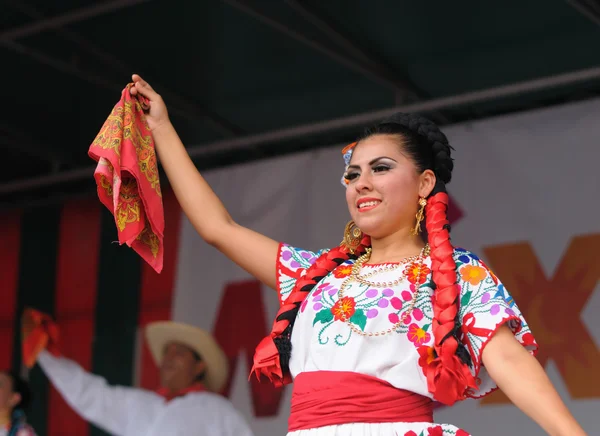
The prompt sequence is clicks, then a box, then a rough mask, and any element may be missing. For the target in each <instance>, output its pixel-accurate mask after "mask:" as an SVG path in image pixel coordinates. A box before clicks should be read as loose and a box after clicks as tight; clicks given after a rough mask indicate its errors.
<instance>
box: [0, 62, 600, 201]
mask: <svg viewBox="0 0 600 436" xmlns="http://www.w3.org/2000/svg"><path fill="white" fill-rule="evenodd" d="M591 80H600V67H595V68H589V69H585V70H578V71H573V72H570V73H564V74H559V75H555V76H548V77H543V78H540V79H534V80H529V81H525V82H519V83H514V84H511V85H503V86H498V87H494V88H489V89H484V90H481V91H473V92H468V93H465V94H459V95H455V96H451V97H444V98H438V99H434V100H428V101H423V102H417V103H412V104H408V105H403V106H396V107H390V108H387V109H381V110H377V111H371V112H364V113H360V114H357V115H352V116H348V117H343V118H335V119H332V120H328V121H322V122H317V123H311V124H303V125H300V126H296V127H291V128H287V129H281V130H272V131H269V132H265V133H259V134H255V135H247V136H244V137H241V138H233V139H224V140H221V141H216V142H212V143H209V144H204V145H197V146H194V147H190V148H189V149H188V152H189V154H190V157H192V158H198V157H201V156H207V155H211V154H213V153H215V152H218V153H223V152H225V151H230V152H231V151H235V150H241V149H244V148H249V147H255V146H257V145H264V144H268V143H274V142H279V141H289V140H292V139H296V138H301V137H305V136H312V135H315V134H317V133H327V132H333V131H339V130H341V129H350V128H356V127H357V126H364V125H368V124H372V123H374V122H377V121H379V120H380V119H382V118H384V117H387V116H390V115H391V114H393V113H395V112H417V113H430V112H432V111H436V110H441V109H449V108H456V107H461V106H465V105H471V104H476V103H483V102H488V101H493V100H495V99H499V98H507V97H514V96H518V95H522V94H527V93H530V92H537V91H543V90H547V89H552V88H558V87H561V86H568V85H574V84H577V83H582V82H587V81H591ZM94 169H95V167H93V166H90V167H85V168H79V169H76V170H72V171H68V172H64V173H62V174H55V175H49V176H42V177H37V178H31V179H26V180H16V181H14V182H8V183H4V184H2V185H0V195H6V194H12V193H15V192H22V191H27V190H29V189H35V188H39V187H48V186H50V185H56V184H59V183H63V182H73V181H76V180H80V179H85V178H86V177H92V174H93V172H94Z"/></svg>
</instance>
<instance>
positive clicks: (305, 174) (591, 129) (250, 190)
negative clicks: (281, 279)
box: [172, 100, 600, 436]
mask: <svg viewBox="0 0 600 436" xmlns="http://www.w3.org/2000/svg"><path fill="white" fill-rule="evenodd" d="M599 119H600V100H592V101H587V102H583V103H577V104H571V105H567V106H562V107H557V108H550V109H546V110H542V111H536V112H531V113H523V114H517V115H510V116H504V117H500V118H495V119H489V120H484V121H478V122H474V123H468V124H462V125H456V126H451V127H448V128H446V129H445V133H446V134H447V136H448V137H449V139H450V143H451V144H452V145H453V146H454V148H455V149H456V150H455V152H454V158H455V164H456V166H455V170H454V176H453V180H452V183H451V184H450V185H449V190H450V194H451V196H452V198H453V200H454V202H455V204H456V206H457V207H458V208H459V209H460V210H461V211H462V217H461V218H460V219H459V220H457V221H456V223H455V224H454V225H453V243H454V244H455V245H456V246H461V247H465V248H467V249H469V250H472V251H474V252H475V253H477V254H479V255H480V256H481V257H482V258H483V259H484V260H486V261H487V263H488V264H489V265H490V266H491V268H492V269H493V270H495V272H496V273H497V274H498V276H499V277H500V279H501V280H502V281H503V282H504V283H505V285H506V286H507V289H509V291H510V292H511V293H512V294H513V296H514V297H515V299H516V301H517V304H518V305H519V306H520V307H521V309H522V311H523V312H524V314H525V316H526V318H527V319H528V321H529V323H530V324H531V327H532V330H533V333H534V335H535V336H536V338H537V339H538V341H539V342H540V346H541V354H540V356H539V358H540V361H542V363H543V364H544V365H545V367H546V370H547V372H548V374H549V376H550V378H551V379H552V381H553V382H554V384H555V386H556V388H557V389H558V391H559V393H560V395H561V396H562V398H563V399H564V401H565V402H566V404H567V405H568V407H569V409H570V410H571V411H572V412H573V414H574V415H575V417H576V418H577V419H578V420H579V422H580V423H581V424H582V425H583V426H584V427H585V429H586V431H587V432H588V434H597V433H598V432H599V431H600V414H599V413H598V411H599V410H600V407H599V406H600V376H599V370H600V351H599V349H598V341H599V339H600V318H599V317H598V316H597V314H598V313H600V291H599V290H598V279H599V277H600V256H599V255H598V254H595V253H596V252H599V251H600V247H599V244H600V201H599V199H600V194H599V193H598V188H599V187H600V179H599V178H600V176H599V170H598V165H599V164H600V123H599V122H598V120H599ZM342 147H343V145H340V146H337V147H333V148H328V149H323V150H319V151H312V152H308V153H303V154H298V155H293V156H287V157H283V158H276V159H270V160H266V161H260V162H256V163H251V164H246V165H241V166H235V167H229V168H226V169H223V170H218V171H213V172H210V173H207V174H206V177H207V179H208V181H209V183H210V184H211V186H212V187H213V189H214V190H215V191H216V192H217V194H218V195H219V196H220V198H221V199H222V200H223V202H224V203H225V205H226V207H227V208H228V210H229V211H230V213H231V215H232V216H233V217H234V219H235V220H236V221H237V222H239V223H240V224H242V225H244V226H247V227H250V228H252V229H254V230H257V231H259V232H262V233H264V234H266V235H268V236H269V237H271V238H274V239H276V240H278V241H284V242H287V243H290V244H292V245H295V246H300V247H302V248H306V249H310V250H317V249H320V248H324V247H330V246H334V245H337V244H338V243H339V242H340V240H341V237H342V232H343V229H344V225H345V223H346V222H347V220H348V219H349V218H348V211H347V208H346V204H345V197H344V189H343V188H342V186H341V185H340V182H339V180H340V176H341V173H342V170H343V161H342V156H341V153H340V150H341V148H342ZM183 219H184V223H183V229H182V232H181V239H180V242H179V243H180V248H179V255H178V256H179V264H178V271H177V277H176V289H175V296H174V298H175V301H174V309H173V314H172V315H173V318H174V319H175V320H177V321H183V322H188V323H191V324H196V325H199V326H201V327H204V328H207V329H212V328H213V327H214V326H215V323H216V322H217V318H218V316H219V313H220V314H221V319H220V321H219V329H220V332H218V333H217V334H218V335H219V338H220V340H221V341H225V342H227V344H229V345H227V344H224V346H225V347H228V348H229V350H230V352H231V350H232V349H233V350H236V349H239V350H240V351H239V353H238V354H239V356H238V357H239V358H238V361H237V366H236V368H235V372H234V374H233V381H232V386H231V391H230V398H231V399H232V401H233V402H234V404H235V406H236V407H237V408H238V409H239V410H241V411H242V412H243V413H244V414H245V415H246V417H247V418H248V420H249V421H250V422H251V424H252V427H253V428H254V430H255V432H256V434H257V435H261V436H263V435H264V436H269V435H283V434H285V432H286V428H287V418H288V414H289V404H290V397H291V387H287V388H285V389H284V390H283V393H281V392H278V391H275V390H273V389H268V387H267V388H265V387H264V386H263V387H262V388H261V387H258V388H257V387H256V386H257V385H256V384H254V383H252V384H251V383H249V382H248V373H249V371H250V367H249V366H248V359H250V358H251V357H252V354H253V351H254V348H253V347H254V346H255V345H256V342H257V340H256V338H258V339H260V338H261V337H262V335H264V334H266V333H267V332H268V329H270V325H271V323H272V320H273V316H274V314H275V311H276V309H277V304H278V303H277V295H276V293H275V292H274V291H273V290H271V289H266V288H264V289H263V288H262V287H258V286H256V285H254V284H253V281H252V278H251V277H249V275H248V274H247V273H246V272H244V271H243V270H241V269H240V268H238V267H237V266H236V265H234V264H233V263H232V262H230V261H229V260H228V259H227V258H225V257H224V256H223V255H222V254H220V253H219V252H217V251H216V250H215V249H213V248H212V247H210V246H208V245H207V244H206V243H204V242H203V241H202V240H201V239H200V237H199V236H197V234H196V233H195V231H194V229H193V228H192V226H191V225H190V223H189V222H188V221H187V219H185V218H183ZM248 256H252V253H248ZM241 281H246V282H245V283H241V284H238V285H236V286H234V287H230V289H229V294H228V295H227V296H226V295H225V291H224V289H225V288H226V286H227V285H228V284H231V283H236V282H241ZM260 296H262V301H261V298H260ZM224 298H225V299H226V300H225V301H222V300H223V299H224ZM263 307H264V308H263ZM263 311H264V312H266V313H264V312H263ZM594 315H595V316H594ZM225 327H227V328H230V329H231V330H229V331H227V332H223V330H222V329H224V328H225ZM436 421H439V422H448V423H452V424H455V425H457V426H459V427H462V428H464V429H465V430H467V431H469V432H472V433H473V434H474V435H486V436H503V435H506V434H519V435H531V436H534V435H543V434H544V432H543V431H542V430H540V429H539V427H538V426H537V425H535V424H534V423H533V422H532V421H530V420H529V418H527V417H525V416H524V415H523V414H522V413H521V412H520V411H519V410H518V409H516V408H515V407H514V406H512V405H511V404H510V403H508V402H506V401H505V399H504V397H503V396H502V395H501V394H500V395H498V394H494V395H492V396H491V397H490V399H489V400H484V401H474V400H468V401H466V402H463V403H461V404H459V405H456V406H454V407H452V408H446V409H441V410H439V411H437V412H436Z"/></svg>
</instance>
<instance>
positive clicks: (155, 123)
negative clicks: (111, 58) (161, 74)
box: [130, 74, 170, 131]
mask: <svg viewBox="0 0 600 436" xmlns="http://www.w3.org/2000/svg"><path fill="white" fill-rule="evenodd" d="M131 78H132V79H133V86H132V87H131V90H130V92H131V95H137V94H138V93H139V94H140V95H142V96H144V97H146V98H147V99H148V100H149V103H150V110H149V111H148V112H147V113H146V122H147V123H148V127H149V128H150V130H151V131H155V130H156V129H158V128H159V127H162V126H165V125H168V124H169V123H170V120H169V113H168V111H167V106H166V105H165V102H164V101H163V99H162V97H161V96H160V95H158V94H157V93H156V91H155V90H154V89H152V87H151V86H150V85H149V84H148V82H146V81H145V80H144V79H142V78H141V77H140V76H139V75H137V74H134V75H133V76H131Z"/></svg>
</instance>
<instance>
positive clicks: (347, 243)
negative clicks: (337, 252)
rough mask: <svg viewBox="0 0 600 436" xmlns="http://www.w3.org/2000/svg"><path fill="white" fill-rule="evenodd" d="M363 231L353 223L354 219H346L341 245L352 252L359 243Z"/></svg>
mask: <svg viewBox="0 0 600 436" xmlns="http://www.w3.org/2000/svg"><path fill="white" fill-rule="evenodd" d="M362 238H363V232H362V230H361V229H359V228H358V226H357V225H356V224H355V223H354V221H348V224H346V228H345V229H344V239H343V240H342V242H341V244H340V245H341V246H342V247H346V249H347V250H348V251H349V252H350V253H352V254H354V252H355V251H356V249H357V248H358V246H359V245H360V241H362Z"/></svg>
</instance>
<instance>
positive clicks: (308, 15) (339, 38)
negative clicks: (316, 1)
mask: <svg viewBox="0 0 600 436" xmlns="http://www.w3.org/2000/svg"><path fill="white" fill-rule="evenodd" d="M285 2H286V3H287V4H288V6H290V7H291V8H292V9H294V10H295V11H296V12H298V13H299V14H300V15H302V16H303V17H304V18H305V19H306V20H307V21H308V22H309V23H311V24H312V25H313V26H315V27H316V28H317V29H319V30H320V31H321V32H322V33H323V34H325V36H327V38H329V39H330V40H332V41H333V42H335V43H336V44H337V45H338V46H340V47H341V48H343V49H344V50H345V51H346V52H348V53H349V54H350V55H352V56H353V57H354V58H357V59H361V60H362V61H363V62H365V63H366V64H368V65H371V67H372V68H375V69H376V70H379V71H381V72H383V73H384V74H385V76H386V77H397V78H398V79H397V80H400V81H401V82H402V83H403V84H404V87H405V90H404V91H405V92H404V94H407V96H409V97H411V98H412V99H414V100H418V99H419V100H420V99H424V98H428V97H429V96H428V95H427V93H426V92H425V91H423V90H422V89H419V87H418V86H417V85H416V84H415V83H414V82H412V81H411V80H410V79H409V78H408V77H403V75H402V74H399V73H398V72H397V71H393V70H392V68H390V67H389V66H388V65H386V64H385V63H384V62H382V61H381V60H380V59H377V58H376V56H374V55H373V54H372V53H367V51H366V50H365V49H363V48H362V47H360V46H359V45H358V44H357V43H356V41H352V40H351V39H350V38H349V37H348V36H346V35H343V34H342V33H341V32H340V31H339V30H338V29H336V26H335V24H334V23H333V22H332V21H331V20H329V19H328V18H326V17H324V16H323V15H321V14H319V13H318V12H317V11H315V10H314V8H312V7H311V6H309V5H307V4H306V2H302V1H301V0H285Z"/></svg>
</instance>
